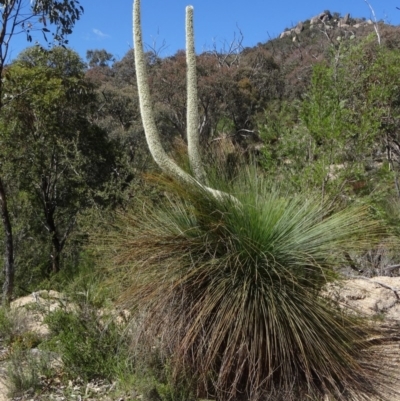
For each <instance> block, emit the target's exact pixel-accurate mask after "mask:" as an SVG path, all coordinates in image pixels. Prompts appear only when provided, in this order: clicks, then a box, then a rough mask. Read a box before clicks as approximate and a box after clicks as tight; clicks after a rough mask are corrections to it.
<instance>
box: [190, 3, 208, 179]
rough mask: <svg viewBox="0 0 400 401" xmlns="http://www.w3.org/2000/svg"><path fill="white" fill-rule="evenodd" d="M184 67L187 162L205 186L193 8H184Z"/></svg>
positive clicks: (205, 177)
mask: <svg viewBox="0 0 400 401" xmlns="http://www.w3.org/2000/svg"><path fill="white" fill-rule="evenodd" d="M186 65H187V84H186V85H187V111H186V113H187V114H186V121H187V141H188V155H189V162H190V166H191V169H192V172H193V174H194V177H195V178H196V180H197V181H199V182H201V183H202V184H205V185H207V176H206V172H205V170H204V167H203V163H202V161H201V154H200V143H199V131H198V130H199V109H198V104H197V99H198V97H197V73H196V53H195V50H194V29H193V7H192V6H187V7H186Z"/></svg>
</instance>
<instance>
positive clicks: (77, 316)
mask: <svg viewBox="0 0 400 401" xmlns="http://www.w3.org/2000/svg"><path fill="white" fill-rule="evenodd" d="M45 323H47V324H48V326H49V329H50V332H51V337H52V338H51V340H50V341H49V343H48V344H47V345H46V346H47V347H48V348H50V349H51V350H53V351H55V352H58V353H59V354H60V355H61V358H62V361H63V364H64V369H65V372H66V373H67V375H68V376H69V377H73V378H75V377H76V376H80V377H81V378H83V379H85V380H91V379H94V378H106V379H110V378H111V377H112V376H113V375H114V374H115V372H116V371H117V370H118V367H119V361H120V360H121V361H123V360H124V352H126V351H125V348H124V345H125V344H124V342H123V340H122V337H121V330H120V329H119V328H118V326H117V325H116V324H115V323H114V322H113V321H110V320H109V319H108V318H107V317H106V316H102V317H101V318H100V316H99V315H98V313H96V311H95V310H93V309H90V308H86V310H81V311H80V312H79V313H73V312H66V311H64V310H57V311H55V312H54V313H51V314H50V315H48V316H47V317H46V318H45Z"/></svg>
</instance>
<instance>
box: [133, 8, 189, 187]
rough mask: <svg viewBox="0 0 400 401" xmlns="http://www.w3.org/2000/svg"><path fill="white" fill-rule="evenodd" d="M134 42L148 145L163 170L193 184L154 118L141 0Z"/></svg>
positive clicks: (135, 11) (134, 25) (135, 14)
mask: <svg viewBox="0 0 400 401" xmlns="http://www.w3.org/2000/svg"><path fill="white" fill-rule="evenodd" d="M133 42H134V53H135V68H136V77H137V84H138V93H139V104H140V115H141V116H142V123H143V127H144V132H145V135H146V141H147V145H148V146H149V150H150V153H151V155H152V157H153V159H154V161H155V162H156V163H157V164H158V166H159V167H160V168H161V170H162V171H163V172H165V173H167V174H169V175H171V176H172V177H174V178H176V179H178V180H180V181H183V182H184V183H186V184H187V183H190V184H193V183H194V182H195V180H194V179H193V178H192V177H191V176H190V175H189V174H187V173H186V172H185V171H183V170H182V169H181V168H180V167H179V166H178V165H177V164H176V163H175V162H174V161H173V160H172V159H171V158H170V157H169V156H168V155H167V153H166V152H165V150H164V149H163V147H162V145H161V140H160V135H159V133H158V130H157V126H156V122H155V119H154V113H153V106H152V104H151V97H150V88H149V85H148V82H147V71H146V58H145V55H144V52H143V41H142V30H141V21H140V0H135V1H134V3H133Z"/></svg>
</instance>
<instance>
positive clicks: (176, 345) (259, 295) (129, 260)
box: [103, 174, 384, 400]
mask: <svg viewBox="0 0 400 401" xmlns="http://www.w3.org/2000/svg"><path fill="white" fill-rule="evenodd" d="M161 181H162V182H164V185H165V186H166V188H167V190H168V191H169V192H170V193H174V194H176V195H177V196H175V195H172V196H168V197H166V198H165V200H164V202H162V203H161V204H160V205H158V206H156V207H154V208H151V209H150V208H146V207H145V206H143V209H142V212H141V213H140V212H139V213H138V212H137V211H135V212H134V213H132V212H129V211H128V212H126V213H123V214H121V216H120V218H119V219H118V220H117V222H116V223H115V225H114V230H113V231H112V232H111V233H110V234H109V235H105V236H104V238H103V241H104V244H107V246H108V247H109V249H112V254H109V255H110V256H108V257H110V258H111V260H112V261H113V264H114V265H115V266H116V267H117V269H118V271H115V274H116V275H117V274H119V277H120V279H121V281H122V283H123V284H122V285H123V286H124V287H125V288H126V289H125V292H124V295H123V297H122V301H121V302H123V303H124V304H125V305H128V306H130V307H131V308H133V310H135V311H136V312H137V315H136V319H139V321H140V324H139V327H138V328H137V331H136V332H135V333H134V334H133V335H134V336H135V338H137V342H138V344H139V345H138V346H139V349H143V348H144V349H148V350H150V349H151V348H152V347H156V348H158V349H160V352H161V354H162V355H164V357H165V358H166V360H167V361H168V362H169V363H170V364H171V365H170V366H171V367H172V372H173V374H174V375H175V377H176V378H177V377H182V375H183V376H185V375H190V376H191V377H192V378H195V380H196V389H197V393H198V394H199V395H200V396H206V395H207V394H208V395H210V396H216V397H217V398H218V399H221V400H224V399H230V398H231V397H236V396H238V395H239V394H245V395H246V397H249V398H250V399H258V398H259V397H268V396H269V397H272V398H273V399H274V400H280V399H296V400H297V399H300V398H301V397H302V396H305V394H308V396H315V397H316V398H322V397H323V395H324V394H330V395H332V396H334V395H336V394H338V393H342V392H344V393H345V394H346V397H348V399H354V400H356V399H365V400H366V399H368V396H370V395H372V394H373V393H374V392H375V386H376V385H377V384H380V383H381V380H384V378H383V377H382V378H379V379H377V378H376V376H375V374H376V372H375V371H374V367H373V365H374V364H375V363H376V362H377V361H378V359H377V357H378V356H377V355H375V351H374V349H372V348H370V347H369V345H368V342H367V338H368V336H369V333H370V330H371V328H370V327H368V326H367V325H366V324H365V323H363V322H361V321H358V320H357V319H355V318H352V317H349V316H347V315H345V314H344V313H343V312H342V311H340V309H339V308H338V306H337V305H334V304H332V303H330V302H328V301H327V300H325V299H324V298H323V297H321V295H320V290H321V288H322V287H323V286H324V285H325V284H326V283H327V282H329V281H331V280H333V279H335V278H337V274H336V273H335V268H334V267H335V266H337V265H338V263H339V261H340V260H341V259H342V258H343V252H344V251H346V250H347V251H349V252H357V251H361V250H362V249H365V247H367V246H369V245H370V244H371V243H373V242H374V241H376V240H377V236H378V235H379V234H381V231H380V229H379V227H378V226H377V223H375V222H373V221H371V220H369V219H368V210H367V209H366V208H360V207H353V208H350V209H348V210H344V211H341V212H334V211H333V210H331V209H330V208H329V206H328V203H325V202H322V203H321V201H320V200H318V199H317V198H315V197H313V196H312V195H311V194H310V193H308V194H307V195H305V194H304V195H303V194H297V195H292V194H289V193H285V192H281V191H279V190H277V189H274V188H273V187H272V188H271V186H270V185H268V184H267V183H266V182H265V181H263V180H262V179H260V180H258V179H257V178H256V176H254V175H252V174H248V175H247V176H246V175H245V178H242V179H241V180H239V182H238V183H237V184H236V185H234V186H232V187H226V186H225V187H224V186H223V187H222V189H224V190H226V191H229V193H230V194H232V195H234V196H235V197H236V199H237V200H233V199H232V198H231V197H218V198H216V197H214V196H213V195H211V194H210V193H208V192H206V191H203V190H201V189H196V188H193V187H192V188H191V187H187V186H186V187H185V188H183V187H182V186H180V185H179V184H178V183H176V182H170V181H164V180H161ZM238 202H239V204H238ZM118 272H119V273H118ZM139 317H140V318H139ZM146 346H147V347H148V348H146ZM140 347H142V348H140ZM143 352H145V351H142V353H143ZM372 372H374V373H372ZM375 380H376V381H375Z"/></svg>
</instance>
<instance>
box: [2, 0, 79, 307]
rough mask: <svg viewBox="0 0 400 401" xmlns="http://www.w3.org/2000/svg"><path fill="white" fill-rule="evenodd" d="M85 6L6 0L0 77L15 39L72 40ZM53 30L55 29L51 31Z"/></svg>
mask: <svg viewBox="0 0 400 401" xmlns="http://www.w3.org/2000/svg"><path fill="white" fill-rule="evenodd" d="M82 13H83V7H82V6H80V4H79V1H77V0H60V1H58V0H32V1H30V2H26V1H24V0H11V1H6V2H2V4H1V8H0V76H1V77H2V76H3V70H4V67H5V63H6V61H7V58H8V56H9V49H10V45H11V44H12V38H13V36H15V35H16V34H18V33H25V34H26V38H27V40H28V41H29V42H31V41H32V37H33V35H34V32H35V31H40V32H41V33H42V34H43V36H44V38H45V40H46V41H47V36H46V35H47V34H48V33H50V34H51V35H52V37H53V41H54V42H55V43H58V44H60V45H65V44H66V43H68V40H67V39H66V36H67V35H69V34H70V33H71V32H72V28H73V27H74V25H75V23H76V21H77V20H79V18H80V16H81V14H82ZM51 29H53V30H52V31H51ZM2 82H3V80H2V79H1V80H0V109H1V108H2V105H3V104H2V102H3V86H2ZM6 186H7V185H6V183H5V182H4V179H3V176H1V175H0V212H1V219H2V223H3V229H4V239H5V246H4V277H5V280H4V285H3V297H2V298H3V303H6V304H7V303H9V302H10V300H11V297H12V293H13V288H14V241H13V230H12V224H11V218H10V213H9V211H8V202H7V192H6Z"/></svg>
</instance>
